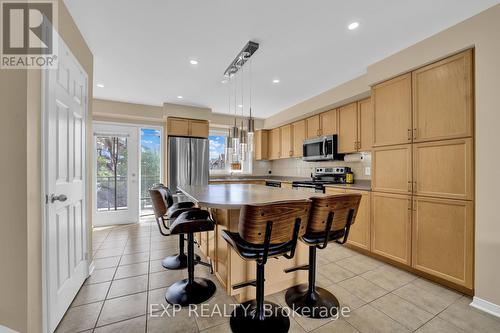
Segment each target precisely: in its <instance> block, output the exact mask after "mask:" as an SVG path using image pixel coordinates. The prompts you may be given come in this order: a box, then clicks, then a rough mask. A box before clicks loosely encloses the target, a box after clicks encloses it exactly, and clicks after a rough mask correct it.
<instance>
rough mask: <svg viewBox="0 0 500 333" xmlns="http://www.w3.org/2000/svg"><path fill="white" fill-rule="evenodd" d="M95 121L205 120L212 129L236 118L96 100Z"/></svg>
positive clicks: (190, 108)
mask: <svg viewBox="0 0 500 333" xmlns="http://www.w3.org/2000/svg"><path fill="white" fill-rule="evenodd" d="M93 105H94V120H100V121H105V120H108V121H118V122H136V123H144V122H145V121H146V122H154V123H165V122H166V120H167V117H183V118H193V119H205V120H208V121H209V122H210V126H211V127H221V126H229V125H230V124H232V121H233V120H234V117H231V116H228V115H225V114H220V113H214V112H212V110H211V109H209V108H202V107H196V106H188V105H180V104H170V103H165V104H163V105H162V106H154V105H144V104H133V103H124V102H117V101H109V100H102V99H94V101H93ZM255 126H256V128H263V127H264V120H263V119H255Z"/></svg>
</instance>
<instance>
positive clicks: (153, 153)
mask: <svg viewBox="0 0 500 333" xmlns="http://www.w3.org/2000/svg"><path fill="white" fill-rule="evenodd" d="M140 141H141V195H140V214H141V216H144V215H151V214H153V206H152V203H151V198H150V197H149V192H148V190H149V188H150V187H151V186H153V185H154V184H157V183H160V182H161V166H162V163H161V130H159V129H151V128H141V138H140Z"/></svg>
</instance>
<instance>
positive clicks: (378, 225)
mask: <svg viewBox="0 0 500 333" xmlns="http://www.w3.org/2000/svg"><path fill="white" fill-rule="evenodd" d="M411 204H412V203H411V196H409V195H399V194H388V193H378V192H372V205H371V209H372V225H371V250H372V252H373V253H376V254H378V255H381V256H384V257H387V258H389V259H392V260H395V261H398V262H400V263H403V264H406V265H410V264H411V215H412V210H411V207H412V205H411Z"/></svg>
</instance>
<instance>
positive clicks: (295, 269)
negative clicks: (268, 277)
mask: <svg viewBox="0 0 500 333" xmlns="http://www.w3.org/2000/svg"><path fill="white" fill-rule="evenodd" d="M308 270H309V265H303V266H296V267H292V268H287V269H284V270H283V272H285V273H291V272H295V271H308Z"/></svg>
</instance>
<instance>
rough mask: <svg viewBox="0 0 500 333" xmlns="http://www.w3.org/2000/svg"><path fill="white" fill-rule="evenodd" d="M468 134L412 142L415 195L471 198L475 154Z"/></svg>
mask: <svg viewBox="0 0 500 333" xmlns="http://www.w3.org/2000/svg"><path fill="white" fill-rule="evenodd" d="M472 142H473V141H472V139H471V138H466V139H455V140H444V141H433V142H425V143H416V144H414V145H413V192H414V194H416V195H418V196H430V197H441V198H449V199H462V200H472V199H473V198H474V172H473V167H474V163H473V161H474V157H473V143H472Z"/></svg>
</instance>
